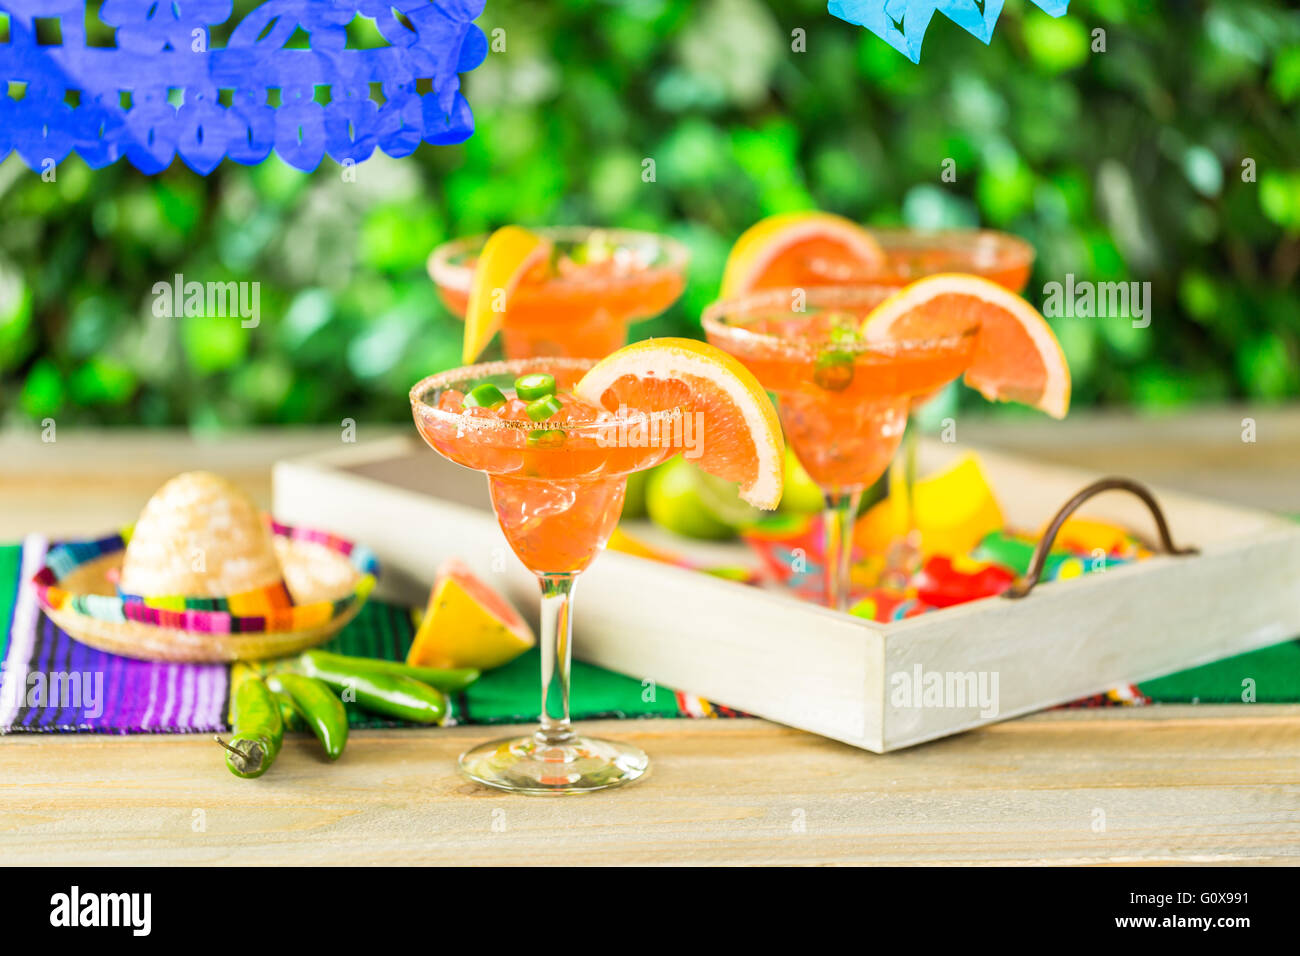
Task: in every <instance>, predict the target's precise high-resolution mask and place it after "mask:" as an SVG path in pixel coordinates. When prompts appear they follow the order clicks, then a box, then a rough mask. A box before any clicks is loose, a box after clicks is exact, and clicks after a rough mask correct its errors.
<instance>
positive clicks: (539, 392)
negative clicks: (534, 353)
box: [515, 372, 555, 402]
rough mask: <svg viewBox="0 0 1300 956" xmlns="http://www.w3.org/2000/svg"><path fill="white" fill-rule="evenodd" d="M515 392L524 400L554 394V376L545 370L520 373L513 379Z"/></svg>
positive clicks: (529, 400) (527, 400)
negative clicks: (527, 373) (529, 373)
mask: <svg viewBox="0 0 1300 956" xmlns="http://www.w3.org/2000/svg"><path fill="white" fill-rule="evenodd" d="M515 394H516V395H518V396H519V397H520V398H522V399H523V400H524V401H526V402H531V401H532V400H533V399H536V398H545V397H546V396H547V395H554V394H555V376H554V375H547V374H546V373H545V372H534V373H533V374H532V375H521V376H519V377H518V378H517V379H515Z"/></svg>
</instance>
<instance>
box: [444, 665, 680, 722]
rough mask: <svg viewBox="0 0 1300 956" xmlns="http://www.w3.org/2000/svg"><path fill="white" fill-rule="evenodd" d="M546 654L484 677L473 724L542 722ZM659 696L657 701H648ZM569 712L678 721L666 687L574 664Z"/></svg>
mask: <svg viewBox="0 0 1300 956" xmlns="http://www.w3.org/2000/svg"><path fill="white" fill-rule="evenodd" d="M541 666H542V665H541V652H540V651H538V650H536V649H533V650H531V651H529V652H528V653H527V654H523V655H521V656H519V657H517V658H515V659H514V660H513V661H511V662H510V663H509V664H507V665H506V666H505V667H500V668H497V669H496V670H494V671H491V672H489V673H487V674H484V675H483V677H481V678H480V679H479V680H478V682H477V683H475V684H473V685H471V686H470V688H469V689H468V690H467V691H466V692H465V701H466V705H467V710H468V714H467V715H466V716H467V718H468V720H469V721H470V722H471V723H475V724H509V723H519V722H521V721H531V720H536V719H537V716H538V710H539V708H540V706H541ZM647 697H653V700H646V699H645V698H647ZM569 710H570V712H571V716H572V718H573V719H574V720H592V719H593V718H596V717H677V716H679V714H678V710H677V695H676V694H674V693H673V692H672V691H671V690H669V689H668V688H666V687H656V686H654V685H653V684H649V685H642V683H641V681H639V680H637V679H635V678H633V677H626V676H624V675H622V674H616V673H614V672H613V671H609V670H605V668H603V667H597V666H596V665H595V664H588V663H586V662H584V661H574V662H573V671H572V674H571V680H570V696H569Z"/></svg>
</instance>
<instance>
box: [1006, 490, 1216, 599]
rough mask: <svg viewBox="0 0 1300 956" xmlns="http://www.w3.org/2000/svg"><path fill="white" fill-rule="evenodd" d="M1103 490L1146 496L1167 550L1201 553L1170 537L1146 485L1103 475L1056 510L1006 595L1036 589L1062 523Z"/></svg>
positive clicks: (1023, 595)
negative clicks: (1031, 554)
mask: <svg viewBox="0 0 1300 956" xmlns="http://www.w3.org/2000/svg"><path fill="white" fill-rule="evenodd" d="M1103 491H1127V492H1130V493H1131V494H1134V495H1136V496H1137V497H1138V498H1140V499H1142V502H1143V504H1145V505H1146V506H1147V508H1148V509H1149V510H1150V511H1151V517H1152V518H1154V519H1155V521H1156V533H1157V534H1159V535H1160V547H1161V549H1162V550H1163V551H1164V552H1165V553H1166V554H1174V555H1186V554H1198V553H1200V549H1199V548H1179V547H1176V546H1175V545H1174V542H1173V539H1172V538H1170V537H1169V523H1168V522H1167V521H1165V513H1164V512H1163V511H1161V510H1160V505H1159V504H1158V503H1157V502H1156V498H1155V495H1153V494H1151V491H1150V489H1148V488H1147V487H1146V485H1143V484H1140V483H1139V482H1136V481H1133V480H1132V479H1129V478H1102V479H1101V480H1100V481H1094V482H1093V483H1092V484H1090V485H1089V486H1088V487H1087V488H1084V489H1083V490H1082V491H1080V492H1079V493H1078V494H1077V495H1075V496H1074V497H1073V498H1071V499H1070V500H1069V501H1067V502H1066V503H1065V505H1064V507H1062V508H1061V510H1060V511H1058V512H1057V513H1056V517H1055V518H1053V519H1052V521H1051V524H1049V525H1048V526H1047V530H1046V531H1045V532H1043V536H1042V538H1040V539H1039V541H1038V546H1037V547H1036V548H1035V549H1034V556H1033V558H1032V560H1030V562H1029V570H1028V571H1027V572H1026V573H1025V576H1024V577H1022V578H1021V579H1020V580H1018V581H1017V582H1016V583H1015V584H1014V585H1013V586H1012V587H1011V588H1010V589H1009V590H1007V591H1005V592H1003V596H1004V597H1008V598H1012V599H1013V600H1014V599H1019V598H1022V597H1025V596H1026V595H1028V594H1029V592H1030V591H1032V590H1033V589H1034V585H1036V584H1037V583H1038V580H1039V578H1041V577H1042V575H1043V568H1044V567H1045V566H1046V565H1047V556H1048V554H1049V553H1050V552H1051V550H1052V545H1053V544H1055V543H1056V535H1057V532H1059V531H1060V530H1061V525H1063V524H1065V519H1066V518H1068V517H1070V515H1072V514H1074V513H1075V511H1077V510H1078V509H1079V506H1080V505H1082V504H1083V503H1084V502H1085V501H1087V500H1088V499H1089V498H1093V497H1095V496H1097V495H1099V494H1101V493H1102V492H1103Z"/></svg>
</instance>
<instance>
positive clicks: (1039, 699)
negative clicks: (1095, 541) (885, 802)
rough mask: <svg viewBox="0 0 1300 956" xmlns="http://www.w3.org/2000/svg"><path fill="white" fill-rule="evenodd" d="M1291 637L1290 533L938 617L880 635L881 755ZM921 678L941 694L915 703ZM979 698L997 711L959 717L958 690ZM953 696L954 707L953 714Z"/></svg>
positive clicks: (1296, 565)
mask: <svg viewBox="0 0 1300 956" xmlns="http://www.w3.org/2000/svg"><path fill="white" fill-rule="evenodd" d="M1297 633H1300V529H1284V530H1282V531H1278V532H1274V533H1273V534H1271V535H1269V536H1267V537H1264V538H1261V539H1259V540H1257V541H1253V542H1250V543H1242V544H1240V545H1238V546H1236V547H1231V548H1227V547H1223V546H1219V547H1216V548H1214V549H1212V550H1211V551H1210V552H1209V553H1207V554H1203V555H1200V556H1196V557H1190V558H1168V557H1158V558H1153V559H1151V560H1150V561H1148V562H1144V563H1142V564H1139V565H1132V566H1126V567H1123V568H1116V569H1114V570H1112V571H1106V572H1100V573H1093V574H1091V575H1088V576H1086V577H1083V578H1076V579H1073V580H1070V581H1063V582H1055V583H1051V584H1045V585H1040V586H1039V587H1038V588H1035V589H1034V591H1033V592H1032V593H1031V594H1030V595H1029V596H1028V597H1026V598H1024V599H1023V600H1020V601H1011V600H1007V599H1004V598H991V599H986V600H983V601H977V602H974V603H972V604H968V605H963V606H961V607H957V608H951V609H949V610H948V611H945V612H943V613H941V614H934V615H927V616H925V617H922V618H917V619H914V620H913V621H908V622H905V623H904V624H901V625H898V626H896V627H895V628H892V629H891V630H890V631H889V633H888V634H887V635H886V637H885V646H886V673H885V675H884V677H885V682H884V684H883V685H882V688H881V690H882V694H883V706H884V721H885V734H884V743H885V749H886V750H895V749H898V748H900V747H906V746H911V745H912V744H916V743H920V742H922V741H926V740H932V739H934V738H936V737H942V736H946V735H948V734H952V733H957V732H958V731H961V730H966V729H969V728H971V727H977V726H980V725H982V724H987V723H992V722H994V721H997V720H1005V719H1006V718H1008V717H1013V716H1016V715H1018V714H1023V713H1027V712H1029V711H1034V710H1040V709H1042V708H1044V707H1050V706H1053V705H1055V704H1061V703H1065V702H1067V701H1070V700H1076V699H1078V698H1081V697H1085V696H1087V695H1089V694H1094V693H1098V692H1100V691H1103V690H1105V689H1107V688H1108V687H1113V686H1115V685H1117V684H1123V683H1127V682H1133V681H1141V680H1147V679H1150V678H1153V677H1158V676H1162V675H1164V674H1168V673H1171V672H1173V671H1176V670H1180V669H1183V668H1187V667H1194V666H1196V665H1198V664H1204V663H1208V662H1210V661H1213V660H1218V659H1220V658H1223V657H1229V656H1232V655H1234V654H1239V653H1243V652H1245V651H1248V650H1253V649H1255V648H1259V647H1265V646H1268V645H1270V644H1276V643H1277V642H1279V641H1283V640H1286V639H1287V638H1289V637H1293V636H1295V635H1296V634H1297ZM918 668H919V671H918ZM932 674H933V675H939V678H940V679H941V681H942V684H943V687H944V691H945V693H944V694H943V695H942V698H940V696H938V694H937V692H935V693H932V695H931V697H930V698H929V700H927V699H926V697H925V694H924V690H925V682H927V681H928V682H929V687H930V688H931V690H932V691H933V689H934V688H935V687H936V684H935V678H933V677H932V676H930V675H932ZM918 675H919V679H918ZM971 675H974V678H973V679H972V677H971ZM1243 676H1250V675H1243ZM995 680H996V684H994V681H995ZM981 681H983V684H981V683H980V682H981ZM949 685H951V687H952V691H951V692H949V691H948V687H949ZM918 686H920V689H921V690H922V693H921V694H920V695H919V700H918V695H917V694H916V693H915V691H916V690H917V689H918ZM981 686H982V687H984V688H986V689H988V688H992V687H994V686H995V687H996V692H997V694H996V713H989V712H988V708H981V707H980V706H978V705H977V706H970V705H969V700H970V694H969V691H970V689H971V688H972V687H974V688H976V689H978V688H980V687H981ZM962 689H964V690H965V691H966V704H967V705H966V706H957V705H958V704H960V703H961V702H962V695H961V694H959V693H957V691H958V690H962ZM909 693H910V694H911V696H910V697H909V696H908V695H909Z"/></svg>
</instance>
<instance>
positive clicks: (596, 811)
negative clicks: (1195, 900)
mask: <svg viewBox="0 0 1300 956" xmlns="http://www.w3.org/2000/svg"><path fill="white" fill-rule="evenodd" d="M586 729H588V730H590V731H592V732H599V733H605V734H610V735H616V736H620V737H623V738H625V739H628V740H631V741H633V742H635V743H637V744H638V745H640V746H642V747H644V748H645V749H646V750H647V751H648V752H649V753H650V754H651V757H652V760H653V771H652V774H651V776H650V777H649V778H648V779H647V780H645V781H642V782H640V783H638V784H636V785H634V786H632V787H629V788H627V789H624V790H618V791H611V792H608V793H604V794H595V795H589V796H584V797H574V798H549V799H548V798H528V797H514V796H509V795H506V794H501V793H497V792H495V791H490V790H487V789H484V788H480V787H477V786H475V785H472V784H470V783H468V782H466V781H463V780H462V779H460V778H459V777H458V776H457V775H456V774H455V772H454V769H453V768H454V760H455V757H456V755H457V753H459V751H460V750H461V749H463V748H464V747H465V746H466V745H468V744H469V743H471V742H476V741H479V740H481V739H483V737H484V735H485V730H484V728H481V727H466V728H453V729H448V730H433V731H422V730H412V731H372V732H363V733H358V734H356V735H355V739H354V740H353V742H352V743H351V744H350V745H349V748H348V752H347V754H346V755H345V756H344V758H343V759H342V760H341V761H340V762H339V763H337V764H334V765H326V764H324V763H322V762H321V761H320V760H319V759H318V758H317V757H316V756H315V755H314V753H313V751H314V744H313V742H311V741H308V740H305V739H294V740H292V741H290V742H289V744H288V745H287V746H286V748H285V751H284V753H283V754H282V756H281V757H280V761H279V763H278V764H277V766H276V767H275V768H273V770H272V771H271V773H269V774H268V775H267V776H265V777H263V778H262V779H261V780H258V781H241V780H237V779H235V778H234V777H232V776H230V775H229V774H228V773H227V772H226V771H225V769H224V767H223V766H222V764H221V760H220V754H218V753H217V752H216V750H215V744H213V743H211V741H209V740H207V739H206V738H199V737H165V738H164V737H131V738H105V737H57V738H48V737H21V736H15V737H10V738H7V739H5V740H4V741H3V742H0V859H3V860H4V861H5V862H6V863H12V864H20V863H33V864H72V863H118V864H127V863H135V864H182V863H184V864H190V863H203V864H301V865H309V866H329V865H336V864H363V863H364V864H373V863H394V864H396V863H494V864H523V863H554V864H591V863H612V864H674V863H678V864H737V863H779V864H827V863H844V864H889V863H895V864H897V863H909V864H913V863H921V864H926V863H929V864H934V863H956V864H973V865H986V864H1006V863H1029V864H1033V863H1082V864H1100V865H1105V864H1117V863H1125V862H1142V863H1153V864H1158V863H1194V862H1199V863H1216V862H1218V863H1229V862H1232V863H1296V862H1297V861H1300V706H1289V705H1288V706H1270V705H1262V704H1261V705H1253V706H1250V707H1232V706H1226V707H1225V706H1202V707H1181V706H1180V707H1152V708H1145V709H1133V710H1122V711H1120V710H1108V711H1104V712H1103V711H1070V712H1059V711H1058V712H1052V713H1049V714H1044V715H1039V716H1036V717H1031V718H1026V719H1023V720H1018V721H1012V722H1010V723H1006V724H999V725H995V726H993V727H989V728H986V729H983V730H980V731H976V732H973V733H970V734H966V735H963V736H961V737H957V738H950V739H947V740H943V741H938V742H936V743H932V744H926V745H923V746H920V747H917V748H914V749H911V750H908V751H905V752H902V753H898V754H885V755H875V754H869V753H864V752H862V751H859V750H855V749H854V748H851V747H848V746H845V745H842V744H837V743H835V742H833V741H829V740H825V739H823V738H819V737H816V736H813V735H811V734H805V733H801V732H799V731H794V730H789V729H787V728H783V727H779V726H777V725H774V724H769V723H766V722H764V721H759V720H735V721H717V720H704V721H675V720H659V721H636V722H630V721H607V722H599V723H593V724H591V725H589V726H588V727H587V728H586ZM500 730H501V732H502V733H506V732H508V731H507V730H505V729H500ZM200 819H201V820H202V822H203V826H204V829H202V830H196V829H195V826H196V821H198V820H200ZM1099 822H1101V823H1104V829H1098V828H1097V827H1098V824H1099Z"/></svg>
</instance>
